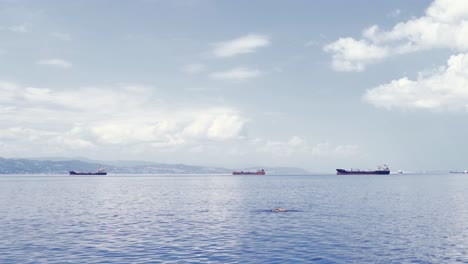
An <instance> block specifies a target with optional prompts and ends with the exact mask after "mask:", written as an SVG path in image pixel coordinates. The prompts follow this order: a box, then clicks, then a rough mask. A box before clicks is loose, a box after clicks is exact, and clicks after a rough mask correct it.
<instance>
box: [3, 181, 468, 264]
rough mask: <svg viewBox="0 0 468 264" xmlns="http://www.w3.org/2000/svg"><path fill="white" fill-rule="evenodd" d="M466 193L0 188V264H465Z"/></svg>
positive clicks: (285, 187) (374, 188) (221, 185)
mask: <svg viewBox="0 0 468 264" xmlns="http://www.w3.org/2000/svg"><path fill="white" fill-rule="evenodd" d="M466 190H468V177H466V176H465V175H389V176H375V175H368V176H364V175H363V176H359V175H356V176H337V175H323V176H284V177H281V176H266V177H255V176H245V177H244V176H144V177H143V176H131V175H128V176H118V177H117V176H105V177H71V176H1V177H0V226H1V228H0V263H38V262H39V263H41V262H49V263H65V262H73V263H102V262H107V263H108V262H118V263H148V262H165V263H194V262H195V263H197V262H198V263H200V262H203V263H204V262H215V263H236V262H237V263H245V262H256V263H285V262H290V263H297V262H306V263H311V262H313V263H350V262H354V263H390V262H393V263H410V262H418V263H453V262H468V254H467V251H468V248H467V247H468V241H467V239H466V238H467V235H468V224H466V219H467V216H468V193H467V192H466ZM276 207H281V208H285V209H287V210H288V211H287V212H281V213H275V212H272V209H273V208H276Z"/></svg>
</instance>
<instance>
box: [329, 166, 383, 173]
mask: <svg viewBox="0 0 468 264" xmlns="http://www.w3.org/2000/svg"><path fill="white" fill-rule="evenodd" d="M336 174H337V175H360V174H377V175H388V174H390V169H389V168H388V167H387V165H384V166H379V167H378V168H377V170H353V169H351V170H345V169H336Z"/></svg>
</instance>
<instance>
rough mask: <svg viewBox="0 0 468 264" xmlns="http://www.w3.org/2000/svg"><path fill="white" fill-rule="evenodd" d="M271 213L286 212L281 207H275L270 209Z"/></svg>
mask: <svg viewBox="0 0 468 264" xmlns="http://www.w3.org/2000/svg"><path fill="white" fill-rule="evenodd" d="M271 211H272V212H275V213H276V212H287V211H288V210H286V209H284V208H281V207H276V208H274V209H272V210H271Z"/></svg>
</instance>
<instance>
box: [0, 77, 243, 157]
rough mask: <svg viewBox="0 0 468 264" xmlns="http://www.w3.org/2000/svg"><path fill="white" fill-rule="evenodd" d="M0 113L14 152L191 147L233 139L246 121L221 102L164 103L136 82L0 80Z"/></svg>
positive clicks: (1, 132)
mask: <svg viewBox="0 0 468 264" xmlns="http://www.w3.org/2000/svg"><path fill="white" fill-rule="evenodd" d="M0 113H1V114H0V141H2V143H3V144H4V145H5V144H6V145H9V146H10V147H8V146H6V147H8V149H10V150H12V151H13V152H12V153H16V154H17V155H20V154H21V153H19V151H20V150H21V149H23V150H24V153H23V154H22V155H29V154H28V153H31V151H32V152H35V153H36V151H37V154H38V155H40V154H44V155H50V153H51V152H53V153H58V154H60V153H65V152H66V151H71V150H83V151H84V150H85V149H96V150H100V151H105V150H107V151H110V150H111V149H112V148H113V147H114V146H125V148H126V149H127V148H128V151H138V152H140V153H146V152H151V151H157V150H161V149H166V150H167V149H174V148H193V147H195V146H197V145H199V144H203V142H224V141H229V140H235V139H239V138H241V137H242V133H243V130H244V129H245V123H246V122H247V119H246V118H244V117H243V116H242V115H241V114H240V113H239V112H238V111H237V110H236V109H233V108H230V107H226V106H223V107H213V106H209V107H202V106H198V107H196V106H193V105H192V106H190V105H187V106H181V105H179V104H177V105H174V104H173V103H172V104H169V103H164V101H163V100H161V96H160V95H158V94H155V89H154V88H153V87H148V86H141V85H115V86H112V87H78V88H75V89H66V90H54V89H49V88H38V87H25V86H21V85H19V84H15V83H10V82H0ZM13 146H16V147H17V148H16V150H14V149H15V148H14V147H13ZM28 147H29V148H28ZM59 152H60V153H59ZM83 154H86V153H83Z"/></svg>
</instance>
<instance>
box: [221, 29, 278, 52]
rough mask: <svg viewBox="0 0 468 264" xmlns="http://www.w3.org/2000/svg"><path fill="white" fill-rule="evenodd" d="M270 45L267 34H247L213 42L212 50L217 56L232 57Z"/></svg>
mask: <svg viewBox="0 0 468 264" xmlns="http://www.w3.org/2000/svg"><path fill="white" fill-rule="evenodd" d="M268 45H270V40H269V37H268V36H264V35H257V34H249V35H245V36H242V37H240V38H236V39H233V40H230V41H226V42H221V43H218V44H215V49H214V51H213V53H214V55H215V56H217V57H233V56H236V55H239V54H246V53H252V52H255V51H256V49H258V48H260V47H265V46H268Z"/></svg>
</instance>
